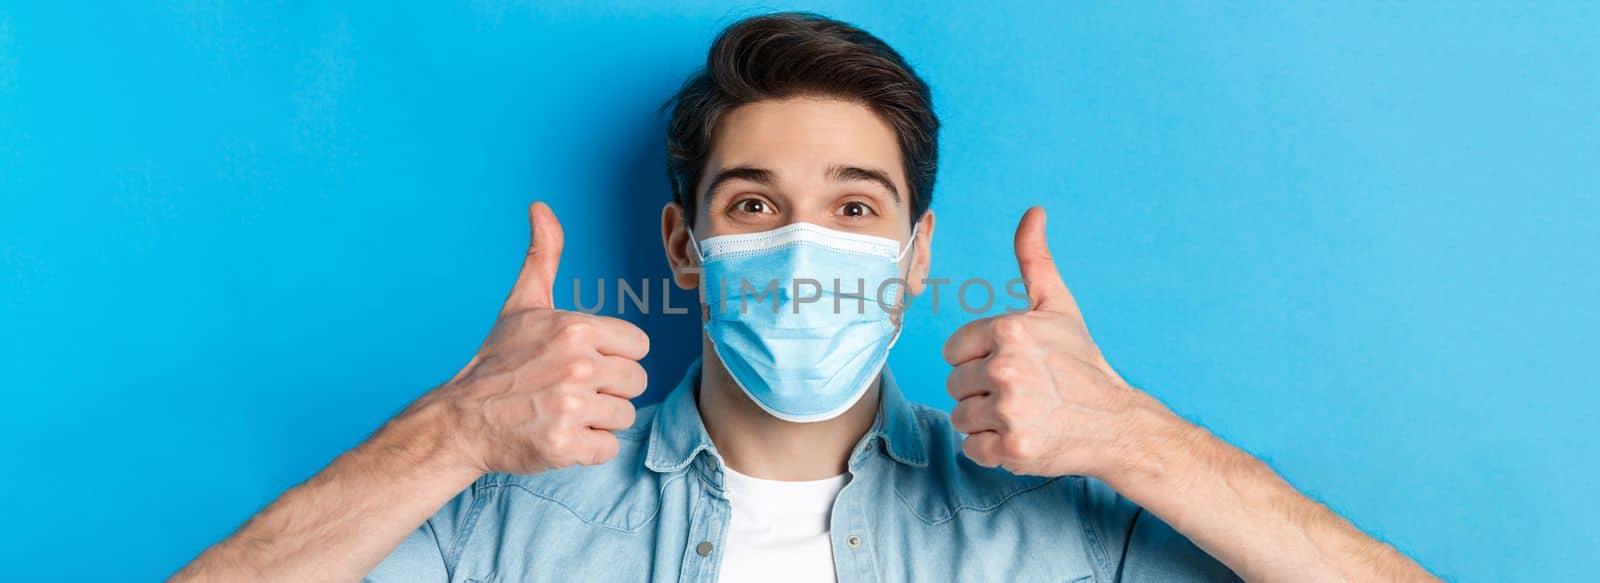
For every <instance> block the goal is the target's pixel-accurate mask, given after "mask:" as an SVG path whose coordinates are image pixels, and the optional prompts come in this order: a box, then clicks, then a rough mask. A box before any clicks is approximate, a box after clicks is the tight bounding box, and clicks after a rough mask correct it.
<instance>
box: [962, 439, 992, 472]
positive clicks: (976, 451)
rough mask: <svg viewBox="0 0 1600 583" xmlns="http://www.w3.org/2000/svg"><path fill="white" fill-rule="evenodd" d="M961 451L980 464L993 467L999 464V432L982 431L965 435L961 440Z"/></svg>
mask: <svg viewBox="0 0 1600 583" xmlns="http://www.w3.org/2000/svg"><path fill="white" fill-rule="evenodd" d="M961 453H964V454H966V455H967V459H970V460H972V461H973V462H976V463H977V464H978V465H980V466H984V467H988V468H993V467H997V466H999V465H1000V461H1001V460H1000V434H999V433H998V432H995V431H982V432H978V433H974V434H971V435H968V436H967V439H966V440H964V441H962V442H961Z"/></svg>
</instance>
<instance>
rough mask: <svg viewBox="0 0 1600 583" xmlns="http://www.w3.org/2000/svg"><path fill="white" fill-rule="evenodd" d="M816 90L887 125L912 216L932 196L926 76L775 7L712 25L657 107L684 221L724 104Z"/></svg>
mask: <svg viewBox="0 0 1600 583" xmlns="http://www.w3.org/2000/svg"><path fill="white" fill-rule="evenodd" d="M798 95H823V96H828V97H836V98H841V99H849V100H854V101H859V102H861V103H862V104H864V105H866V106H868V107H870V108H872V110H873V111H874V112H876V113H877V114H878V115H879V116H881V117H882V118H883V119H884V120H885V121H887V122H888V123H889V125H890V126H891V127H893V128H894V131H895V134H897V136H898V138H899V142H900V159H901V163H902V165H903V166H904V170H905V175H906V180H907V181H909V182H910V185H909V188H910V190H911V192H910V193H909V197H908V198H909V200H910V205H911V220H913V221H915V220H917V219H918V218H921V217H922V213H923V211H926V210H927V209H928V204H929V203H930V202H931V201H932V199H933V178H934V173H935V171H936V170H937V169H938V166H939V163H938V161H939V118H938V117H937V116H935V115H934V113H933V99H932V97H931V96H930V95H929V92H928V85H927V84H926V83H923V82H922V79H920V78H918V77H917V74H916V72H914V71H912V70H911V66H910V65H907V64H906V62H905V60H904V59H902V58H901V57H900V54H899V53H896V52H895V51H894V49H892V48H889V45H887V44H885V43H884V42H883V41H882V40H879V39H878V37H875V36H872V35H871V34H868V33H867V32H866V31H863V30H861V29H859V28H856V27H854V26H851V25H850V24H847V23H844V22H840V21H837V20H833V19H831V18H827V17H824V16H820V15H816V14H810V13H801V12H783V13H777V14H768V15H764V16H756V17H751V18H746V19H744V20H740V21H739V22H736V23H734V24H733V25H731V26H729V27H728V28H727V29H725V30H723V31H722V34H720V35H717V39H716V41H715V42H713V43H712V44H711V52H710V53H709V54H707V55H706V66H705V69H704V70H702V71H700V72H698V73H695V74H694V75H693V76H692V77H690V78H689V80H688V81H686V82H684V84H683V87H682V88H680V89H679V90H678V94H677V95H675V96H674V97H673V98H672V99H670V100H668V101H667V103H666V104H665V105H663V108H666V107H671V108H672V115H671V120H670V122H668V125H667V178H668V180H670V181H671V182H672V196H673V199H674V200H676V201H677V202H678V204H681V205H683V208H684V210H685V211H687V215H688V217H687V219H688V221H689V222H690V224H693V222H694V219H695V216H696V215H695V213H696V208H695V206H696V204H695V203H696V201H695V188H696V186H697V185H699V183H700V175H701V174H702V173H703V172H705V163H706V156H708V155H709V154H710V152H711V136H712V132H713V131H714V130H715V129H716V127H717V123H718V122H719V121H720V120H721V119H722V117H723V116H724V115H726V114H727V113H728V112H729V111H731V110H732V109H734V108H736V107H738V106H740V105H744V104H747V103H752V102H756V101H761V100H764V99H782V98H785V97H793V96H798Z"/></svg>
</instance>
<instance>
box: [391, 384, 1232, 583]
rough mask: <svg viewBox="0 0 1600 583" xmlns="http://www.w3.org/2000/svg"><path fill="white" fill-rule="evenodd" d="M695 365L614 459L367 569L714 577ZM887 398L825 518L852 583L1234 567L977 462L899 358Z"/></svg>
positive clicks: (1141, 515)
mask: <svg viewBox="0 0 1600 583" xmlns="http://www.w3.org/2000/svg"><path fill="white" fill-rule="evenodd" d="M699 378H700V364H699V363H698V362H696V363H695V364H693V365H691V366H690V367H689V370H688V372H687V374H685V375H684V377H683V380H682V381H681V382H680V383H679V384H678V386H677V387H676V388H675V389H673V391H672V393H670V394H669V395H668V396H667V398H666V399H665V400H664V401H663V402H661V403H659V404H656V405H651V406H648V407H644V408H642V409H641V410H640V411H639V415H638V421H637V422H636V423H635V424H634V425H633V426H632V427H630V428H628V429H626V430H624V431H621V432H618V434H617V437H618V440H619V441H620V442H621V444H622V447H621V449H620V451H619V453H618V454H617V456H616V457H615V458H613V459H612V460H611V461H609V462H606V463H604V464H600V465H596V466H578V467H571V468H565V469H561V470H554V471H549V472H544V473H540V474H536V475H513V474H489V475H486V476H484V477H482V478H480V479H478V480H477V481H476V482H475V483H473V485H472V486H471V487H470V488H468V489H467V490H466V491H465V492H462V493H461V494H460V495H459V496H457V497H456V498H455V499H454V500H451V501H450V502H449V503H447V504H445V506H444V507H443V508H441V509H440V510H439V512H438V513H437V514H435V515H434V516H433V518H431V519H429V520H428V521H427V522H426V523H424V524H423V525H422V526H421V527H420V528H418V529H417V530H416V531H415V532H413V533H412V534H411V535H410V536H409V537H408V538H407V539H406V540H405V542H403V543H401V545H400V546H399V548H397V549H395V551H394V552H393V553H392V554H391V555H390V556H389V557H388V558H387V559H385V560H384V561H383V563H381V564H380V565H378V567H377V568H376V569H375V570H373V572H372V573H371V574H370V575H369V576H368V578H367V580H369V581H382V582H387V581H427V582H445V581H451V582H469V581H470V582H478V583H488V582H501V581H506V582H510V581H628V582H635V581H693V582H711V581H716V580H717V572H718V567H719V566H720V565H721V563H722V554H723V549H724V548H726V545H725V544H724V537H725V536H726V534H727V529H728V522H729V515H730V512H731V511H732V508H731V507H730V506H729V503H728V499H727V497H726V495H725V494H724V492H723V489H722V475H723V474H722V466H723V462H722V456H721V455H719V454H718V453H717V449H716V447H715V446H714V445H712V443H711V438H710V437H709V436H708V435H707V434H706V430H705V426H704V425H703V424H702V423H701V420H700V412H699V407H698V406H697V405H696V399H695V390H696V389H697V386H698V381H699ZM879 395H880V397H879V398H880V403H879V407H878V414H877V419H876V420H875V421H874V422H873V425H872V428H871V429H870V430H868V432H867V434H866V435H865V436H863V437H862V438H861V440H860V441H859V442H858V443H857V444H856V446H855V448H854V449H853V450H852V451H851V453H850V457H849V462H848V472H849V474H850V478H849V481H848V482H847V483H846V485H845V487H844V489H843V490H842V491H840V492H839V495H838V498H837V499H836V500H835V502H834V506H833V515H832V518H831V519H830V525H831V532H830V536H831V537H832V539H833V561H834V569H835V572H836V573H837V574H838V577H839V581H840V582H841V583H855V582H867V581H875V582H876V581H885V582H887V581H896V582H898V581H1061V582H1085V581H1236V580H1238V579H1237V577H1235V576H1234V575H1233V574H1232V573H1231V572H1229V571H1228V569H1227V568H1226V567H1224V566H1223V565H1221V564H1220V563H1218V562H1217V561H1216V560H1214V559H1212V558H1211V557H1210V556H1208V555H1206V554H1205V553H1204V552H1202V551H1201V550H1200V549H1198V548H1196V547H1195V546H1194V545H1193V544H1191V543H1190V542H1189V541H1188V540H1187V539H1185V538H1184V537H1183V536H1182V535H1180V534H1178V533H1177V532H1175V531H1174V530H1172V529H1171V528H1170V527H1168V526H1167V525H1166V524H1164V523H1162V522H1161V521H1160V520H1159V519H1157V518H1156V517H1155V516H1152V515H1150V514H1149V513H1146V512H1144V511H1142V510H1141V509H1140V508H1138V507H1137V506H1135V505H1133V504H1132V503H1130V502H1129V501H1128V500H1127V499H1125V498H1123V497H1121V496H1120V495H1118V494H1116V493H1115V492H1113V491H1112V490H1111V489H1110V488H1109V487H1107V486H1106V485H1105V484H1104V483H1102V482H1100V481H1098V480H1095V479H1092V478H1086V477H1082V476H1065V477H1059V478H1041V477H1035V476H1018V475H1014V474H1011V473H1009V472H1007V471H1005V470H1002V469H995V468H985V467H982V466H979V465H977V464H974V463H973V462H972V461H971V460H969V459H967V458H966V457H965V456H964V455H962V453H961V435H960V434H959V433H957V432H956V431H955V430H953V429H951V427H950V421H949V417H948V416H947V415H946V414H945V413H943V412H941V411H938V410H936V409H933V408H930V407H927V406H924V405H918V404H912V403H910V402H908V401H906V399H905V397H904V395H902V394H901V392H900V389H899V387H897V386H896V385H895V382H894V379H893V377H891V376H890V374H889V373H888V371H887V370H886V371H885V372H884V374H883V376H882V382H881V388H880V390H879Z"/></svg>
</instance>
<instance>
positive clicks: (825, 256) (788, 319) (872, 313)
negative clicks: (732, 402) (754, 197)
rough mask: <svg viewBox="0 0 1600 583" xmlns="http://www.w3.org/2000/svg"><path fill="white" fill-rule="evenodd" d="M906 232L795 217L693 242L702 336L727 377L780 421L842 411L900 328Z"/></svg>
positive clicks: (872, 375)
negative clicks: (890, 233) (887, 233)
mask: <svg viewBox="0 0 1600 583" xmlns="http://www.w3.org/2000/svg"><path fill="white" fill-rule="evenodd" d="M915 240H916V229H912V231H911V241H915ZM690 241H691V243H692V242H693V237H690ZM911 241H907V242H906V246H905V247H904V248H903V249H902V248H901V246H900V243H899V242H898V241H895V240H894V239H885V238H883V237H872V236H867V235H858V234H855V233H846V232H842V231H835V230H833V229H827V228H824V227H819V226H817V225H812V224H809V223H794V224H791V225H787V226H785V227H782V228H779V229H775V230H771V231H764V232H760V233H749V234H741V235H722V236H717V237H711V238H708V239H706V240H704V241H701V242H699V244H698V245H697V246H696V252H697V253H699V255H700V265H701V269H702V272H701V273H702V278H701V285H702V288H701V289H702V290H704V296H703V297H704V298H705V304H706V311H707V315H708V318H707V320H706V324H705V328H706V335H707V336H708V337H709V338H710V339H711V346H712V348H713V349H714V350H715V351H716V353H717V357H718V358H720V359H721V360H722V364H723V366H724V367H726V368H727V369H728V373H729V374H730V375H731V376H732V377H733V380H734V382H736V383H738V385H739V388H741V389H743V390H744V392H745V394H746V395H749V396H750V400H752V401H755V403H756V405H758V406H760V407H761V408H762V409H764V410H766V412H767V413H770V414H772V416H774V417H777V418H779V419H783V420H786V421H794V422H802V423H804V422H812V421H823V420H827V419H832V418H834V417H838V416H839V415H841V414H843V413H844V412H845V411H847V410H849V409H850V407H851V406H852V405H854V404H855V403H856V401H858V400H860V399H861V396H862V395H864V394H866V392H867V389H868V388H869V387H871V386H872V381H873V380H874V379H876V378H877V376H878V372H879V371H880V370H882V369H883V364H884V361H885V360H887V359H888V356H889V347H891V346H893V345H894V342H895V340H896V339H898V338H899V336H900V327H899V326H898V325H897V324H896V323H895V321H894V319H893V318H891V316H892V315H894V314H895V313H897V312H898V311H900V310H901V305H902V304H901V303H900V302H901V301H902V300H901V291H902V290H903V289H904V286H905V283H906V282H905V280H904V279H902V275H901V269H900V265H901V264H900V260H901V258H902V257H903V256H904V255H905V254H906V253H907V252H909V251H910V249H911Z"/></svg>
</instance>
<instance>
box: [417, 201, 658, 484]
mask: <svg viewBox="0 0 1600 583" xmlns="http://www.w3.org/2000/svg"><path fill="white" fill-rule="evenodd" d="M528 220H529V223H530V224H531V227H532V237H531V241H530V242H529V245H528V255H527V259H526V261H525V262H524V263H523V265H522V272H521V274H519V275H518V276H517V282H516V284H515V286H514V287H513V288H512V290H511V295H510V296H509V297H508V298H507V299H506V303H505V306H504V307H503V308H502V309H501V311H500V319H499V321H498V322H496V323H495V325H494V328H493V329H492V330H491V331H490V332H489V337H488V339H487V340H485V341H484V344H483V346H482V347H480V348H479V349H478V353H477V355H476V356H473V357H472V360H471V361H470V362H468V363H467V366H466V367H465V368H463V369H462V370H461V372H460V373H457V374H456V376H455V378H453V379H451V380H450V382H448V383H446V384H445V385H443V386H441V387H439V388H437V389H435V390H434V391H432V392H430V393H428V394H427V395H424V396H423V397H422V398H421V399H419V400H418V401H417V403H416V404H414V405H413V406H412V407H411V408H410V409H409V410H408V412H410V411H412V410H416V411H430V412H432V417H434V418H437V419H442V420H443V423H444V424H445V426H446V427H445V429H444V434H445V435H447V436H448V438H447V439H442V441H444V442H445V443H446V444H447V445H452V446H453V447H456V448H457V449H458V451H459V453H460V456H459V457H460V458H461V460H462V461H463V462H464V463H466V464H468V465H470V466H471V467H473V468H474V469H475V470H476V471H478V472H479V473H485V472H511V473H536V472H541V471H545V470H551V469H556V468H561V467H566V466H571V465H576V464H586V465H593V464H599V463H603V462H605V461H606V460H609V459H611V458H612V457H614V456H616V454H617V448H618V445H619V444H618V443H617V438H616V436H614V435H612V433H611V431H614V430H620V429H624V428H627V427H628V426H630V425H632V424H633V421H634V415H635V410H634V407H633V404H632V403H631V402H629V399H630V398H633V397H636V396H639V394H641V393H643V392H644V389H645V384H646V378H645V370H644V367H643V366H640V364H639V359H641V358H644V355H645V353H646V352H648V351H649V349H650V339H649V337H648V336H646V335H645V333H644V331H643V330H640V329H639V328H638V327H636V326H634V325H633V324H630V323H628V322H626V321H623V320H619V319H617V318H610V317H605V316H597V315H591V314H583V313H578V312H569V311H562V310H556V309H555V308H554V305H553V302H552V301H551V286H552V284H553V283H554V281H555V276H556V268H557V267H558V266H559V265H560V262H561V247H562V233H561V224H560V223H559V222H557V221H556V217H555V214H554V213H552V212H551V211H550V207H549V206H546V205H545V204H544V203H542V202H536V203H533V205H532V206H530V207H529V208H528Z"/></svg>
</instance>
